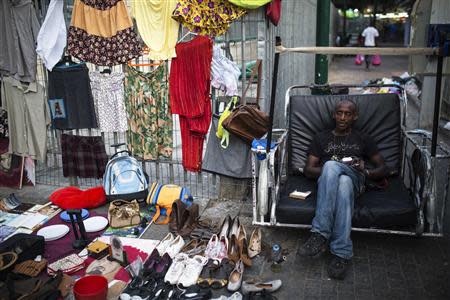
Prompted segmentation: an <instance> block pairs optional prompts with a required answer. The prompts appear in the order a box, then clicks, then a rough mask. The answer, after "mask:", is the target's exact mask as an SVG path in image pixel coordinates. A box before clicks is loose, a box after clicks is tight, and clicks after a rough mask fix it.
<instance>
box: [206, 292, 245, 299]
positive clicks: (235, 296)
mask: <svg viewBox="0 0 450 300" xmlns="http://www.w3.org/2000/svg"><path fill="white" fill-rule="evenodd" d="M242 299H243V298H242V294H241V293H239V292H234V293H233V294H232V295H231V296H230V297H227V296H224V295H222V296H220V297H219V298H212V299H211V300H242Z"/></svg>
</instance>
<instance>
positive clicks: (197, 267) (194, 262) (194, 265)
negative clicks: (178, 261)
mask: <svg viewBox="0 0 450 300" xmlns="http://www.w3.org/2000/svg"><path fill="white" fill-rule="evenodd" d="M207 263H208V258H206V257H204V256H201V255H196V256H194V257H193V258H189V259H187V260H186V263H185V265H186V268H185V269H184V271H183V274H181V276H180V278H179V279H178V283H179V284H181V285H183V287H189V286H191V285H194V284H196V283H197V279H198V277H199V275H200V273H201V272H202V269H203V267H204V266H205V265H206V264H207Z"/></svg>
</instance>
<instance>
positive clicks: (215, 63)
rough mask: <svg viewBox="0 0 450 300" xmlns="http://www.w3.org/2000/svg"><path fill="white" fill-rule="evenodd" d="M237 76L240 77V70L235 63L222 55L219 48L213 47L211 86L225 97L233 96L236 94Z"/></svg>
mask: <svg viewBox="0 0 450 300" xmlns="http://www.w3.org/2000/svg"><path fill="white" fill-rule="evenodd" d="M239 76H241V70H239V67H238V66H237V65H236V63H235V62H234V61H231V60H230V59H228V58H227V57H226V56H225V55H223V54H222V50H221V49H220V46H217V45H216V46H214V50H213V58H212V63H211V85H212V86H213V87H215V88H216V89H219V90H222V91H225V95H226V96H235V95H237V94H238V83H239Z"/></svg>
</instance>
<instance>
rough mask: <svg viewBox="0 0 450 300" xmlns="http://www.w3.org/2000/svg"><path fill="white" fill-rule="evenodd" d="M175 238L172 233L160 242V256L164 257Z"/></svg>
mask: <svg viewBox="0 0 450 300" xmlns="http://www.w3.org/2000/svg"><path fill="white" fill-rule="evenodd" d="M174 239H175V238H174V237H173V234H172V233H170V232H169V233H168V234H167V235H166V236H165V237H164V238H163V239H162V240H161V242H159V244H158V246H156V250H158V252H159V255H161V256H163V255H164V253H166V250H167V247H169V245H170V243H172V241H173V240H174Z"/></svg>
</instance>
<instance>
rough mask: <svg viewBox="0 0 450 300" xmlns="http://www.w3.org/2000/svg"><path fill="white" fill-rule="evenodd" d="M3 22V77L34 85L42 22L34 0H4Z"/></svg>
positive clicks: (0, 55)
mask: <svg viewBox="0 0 450 300" xmlns="http://www.w3.org/2000/svg"><path fill="white" fill-rule="evenodd" d="M0 20H1V22H0V32H1V33H2V34H0V75H9V76H12V77H13V78H15V79H17V80H19V81H22V82H34V81H35V80H36V66H37V57H36V52H35V46H36V39H37V36H38V32H39V21H38V19H37V15H36V10H35V8H34V5H33V1H32V0H14V1H4V0H3V1H0Z"/></svg>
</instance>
